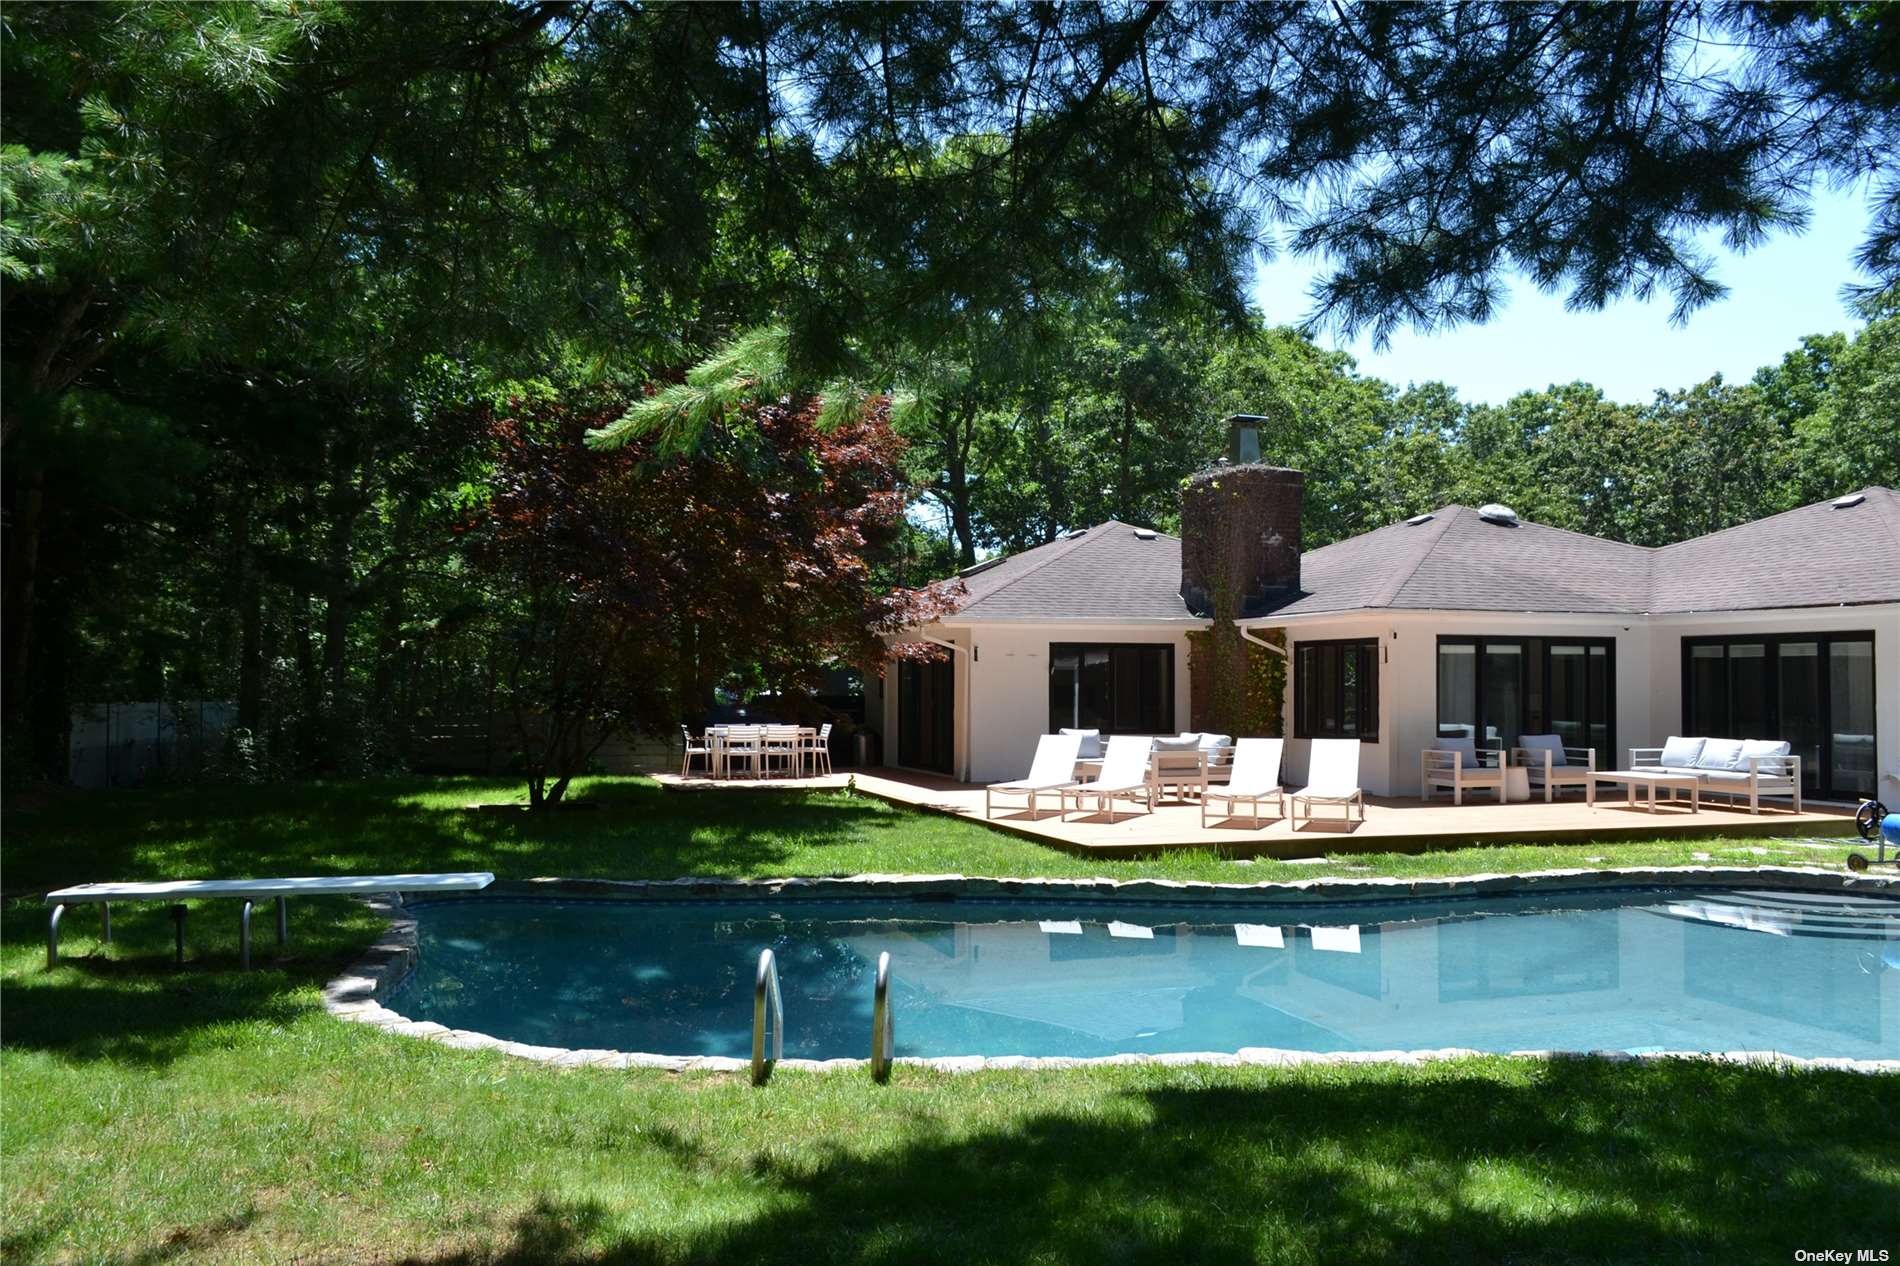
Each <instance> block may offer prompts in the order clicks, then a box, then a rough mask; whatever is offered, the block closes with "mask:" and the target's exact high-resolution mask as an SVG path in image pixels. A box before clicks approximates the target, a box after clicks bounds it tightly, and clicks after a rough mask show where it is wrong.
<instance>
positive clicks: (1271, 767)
mask: <svg viewBox="0 0 1900 1266" xmlns="http://www.w3.org/2000/svg"><path fill="white" fill-rule="evenodd" d="M1285 748H1286V740H1285V739H1269V738H1244V739H1241V740H1240V742H1239V743H1237V744H1235V746H1234V765H1233V769H1232V771H1231V772H1230V773H1229V775H1228V778H1227V783H1226V785H1225V786H1221V787H1213V786H1210V787H1208V788H1207V789H1206V790H1204V791H1202V792H1201V825H1202V826H1206V825H1207V805H1208V802H1209V801H1210V800H1222V801H1225V802H1226V804H1227V816H1228V817H1230V818H1237V817H1239V816H1240V803H1241V801H1243V800H1244V801H1246V802H1247V805H1248V807H1249V808H1250V809H1252V810H1253V813H1252V814H1251V817H1252V819H1253V825H1254V827H1255V828H1256V829H1258V827H1259V826H1260V802H1261V801H1263V800H1277V801H1279V804H1280V816H1281V817H1283V818H1284V817H1285V816H1286V791H1285V790H1284V789H1283V788H1282V787H1281V786H1280V755H1281V753H1282V752H1283V751H1284V750H1285Z"/></svg>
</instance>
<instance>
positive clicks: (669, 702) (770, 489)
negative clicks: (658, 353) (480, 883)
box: [465, 397, 960, 807]
mask: <svg viewBox="0 0 1900 1266" xmlns="http://www.w3.org/2000/svg"><path fill="white" fill-rule="evenodd" d="M624 409H625V401H621V400H606V399H596V400H562V401H552V402H550V401H535V402H519V401H518V402H515V404H514V407H512V408H511V409H509V410H508V411H506V413H505V415H504V416H489V417H485V418H484V419H482V422H483V423H484V425H485V429H486V431H487V433H488V435H489V436H490V437H491V439H492V443H493V447H494V463H495V464H494V473H493V476H492V478H491V481H490V486H489V488H488V495H487V498H486V502H485V504H484V505H483V506H482V508H481V510H480V512H479V513H477V514H475V515H472V516H471V517H470V519H469V521H468V523H467V524H466V526H465V533H466V535H467V537H468V539H469V543H470V547H471V549H470V554H471V557H472V558H473V560H474V561H475V563H476V564H477V572H478V574H479V575H480V576H481V577H482V578H483V583H484V588H485V591H486V595H487V601H488V607H489V609H488V612H487V618H488V619H489V621H490V622H491V625H492V636H495V637H496V638H498V639H500V641H501V644H502V647H503V654H502V655H501V656H499V659H500V663H501V668H500V670H499V672H498V684H499V686H500V689H501V691H502V693H503V694H504V695H505V696H506V697H507V700H508V705H509V707H510V708H511V710H512V711H513V714H514V718H515V726H516V733H517V739H518V742H519V743H520V749H521V756H522V761H523V764H524V767H525V772H526V774H527V779H528V794H529V803H530V804H531V805H533V806H535V807H540V806H542V805H547V804H554V803H558V802H559V801H560V800H561V798H562V796H563V795H564V794H565V793H566V791H567V787H568V785H569V783H570V782H571V780H572V779H573V777H574V775H575V774H577V773H580V772H581V771H583V770H584V769H585V768H586V767H587V763H588V761H589V759H590V758H591V757H592V755H593V754H594V753H595V752H596V751H598V750H599V748H600V745H601V744H602V743H604V742H605V741H606V740H607V739H608V738H609V737H611V736H612V735H613V734H615V733H616V732H619V731H622V730H628V729H633V730H641V731H645V732H648V733H654V734H659V733H664V732H666V731H668V730H669V729H670V728H671V727H672V726H673V725H675V724H677V723H678V721H679V720H680V719H681V718H682V717H683V716H686V715H687V714H689V713H692V712H696V711H698V710H699V709H700V708H701V707H703V706H704V705H705V704H706V703H708V702H710V700H711V698H712V692H713V689H714V687H715V686H717V685H718V684H720V683H721V682H727V681H732V680H735V679H737V680H739V681H741V682H742V683H744V684H745V685H748V686H750V687H752V688H755V689H765V690H771V691H774V692H776V693H781V694H789V695H798V694H808V693H811V692H813V691H814V690H815V689H816V687H817V686H818V685H819V683H820V680H821V676H820V675H821V673H822V670H823V668H824V667H825V665H826V664H828V663H836V662H847V663H855V664H859V665H862V666H865V667H866V668H867V669H868V668H870V667H871V666H873V665H875V664H876V663H878V662H879V661H880V660H881V659H882V658H883V656H884V654H885V648H884V644H883V642H882V641H881V640H880V635H883V634H887V633H892V632H895V631H896V630H898V629H901V628H903V627H905V626H907V625H910V624H913V623H919V622H925V621H929V620H932V619H935V618H937V617H939V616H941V615H943V614H945V613H947V612H948V611H949V610H950V609H951V608H952V607H953V606H954V604H955V600H956V597H957V596H958V593H959V592H960V586H958V585H956V584H954V583H952V584H950V585H941V584H940V585H932V586H927V587H925V588H923V589H890V588H887V587H884V586H880V585H879V584H877V583H876V582H875V580H874V576H873V562H874V560H875V559H876V558H877V556H878V554H879V553H880V551H883V550H885V549H887V548H889V547H890V546H891V545H892V544H893V543H894V542H895V540H896V538H897V535H898V532H899V530H900V527H901V524H902V519H903V514H904V508H905V495H904V492H903V490H902V488H901V486H900V483H899V468H900V462H899V459H900V457H901V455H902V451H903V440H902V439H900V438H899V437H898V435H897V434H896V432H895V431H893V430H892V428H891V425H890V404H889V401H888V400H885V399H882V398H874V399H872V400H869V401H867V402H866V403H865V404H864V406H863V407H862V408H860V409H858V410H856V411H854V414H855V415H854V416H852V417H850V418H849V419H847V420H845V421H843V422H841V423H837V424H834V425H831V426H827V427H821V426H820V425H818V415H819V402H818V401H817V400H816V399H815V398H809V397H804V398H792V399H788V400H784V401H779V402H776V403H769V404H759V405H753V406H749V407H747V408H746V409H744V410H742V411H739V413H738V414H736V415H735V416H733V417H731V418H728V419H726V420H725V421H722V422H720V423H717V424H715V425H714V426H713V427H712V428H711V429H710V430H709V433H708V434H707V435H706V436H705V437H704V440H703V442H702V444H701V445H700V447H699V449H698V450H697V451H696V452H695V453H694V454H692V455H690V456H670V457H667V456H661V455H660V454H659V452H658V450H657V449H656V448H655V447H654V446H653V445H651V444H650V443H648V442H646V441H641V440H635V441H634V442H632V443H629V444H627V445H625V446H624V447H621V448H618V449H614V450H611V451H600V450H596V449H590V448H588V447H587V446H586V444H585V443H584V442H583V436H584V435H585V433H586V432H587V431H588V430H589V429H590V428H597V427H600V426H602V425H604V424H606V423H607V422H609V421H611V420H612V419H613V418H615V417H617V416H619V415H620V414H621V413H622V412H623V411H624Z"/></svg>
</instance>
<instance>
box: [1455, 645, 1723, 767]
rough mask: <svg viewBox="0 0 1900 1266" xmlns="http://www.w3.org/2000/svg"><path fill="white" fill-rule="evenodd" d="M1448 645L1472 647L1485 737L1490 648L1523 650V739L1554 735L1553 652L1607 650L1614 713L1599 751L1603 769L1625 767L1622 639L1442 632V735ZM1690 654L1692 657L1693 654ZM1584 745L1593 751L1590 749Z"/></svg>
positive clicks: (1606, 692)
mask: <svg viewBox="0 0 1900 1266" xmlns="http://www.w3.org/2000/svg"><path fill="white" fill-rule="evenodd" d="M1447 645H1451V646H1469V647H1471V648H1472V653H1473V654H1474V655H1475V656H1476V661H1475V663H1474V664H1473V666H1472V679H1471V688H1472V691H1473V692H1474V694H1475V696H1476V697H1475V698H1474V699H1472V701H1471V704H1472V707H1471V714H1472V716H1473V717H1474V718H1475V720H1474V721H1473V726H1474V728H1475V729H1476V730H1477V732H1478V733H1479V734H1483V733H1484V731H1485V730H1486V729H1487V728H1489V723H1490V721H1491V718H1490V716H1489V715H1488V714H1487V713H1486V712H1485V707H1484V661H1485V655H1484V653H1485V648H1486V647H1487V646H1493V645H1497V646H1502V645H1511V646H1515V647H1517V649H1518V654H1519V656H1520V660H1519V672H1520V680H1519V682H1518V705H1517V712H1518V715H1517V725H1518V731H1517V732H1518V734H1519V735H1525V734H1549V733H1551V729H1550V726H1551V725H1552V722H1551V719H1550V710H1551V702H1550V700H1551V671H1550V670H1551V662H1550V661H1551V655H1550V648H1551V647H1553V646H1581V647H1583V648H1584V649H1585V652H1586V654H1587V653H1588V651H1589V649H1590V648H1591V647H1601V648H1602V650H1603V703H1604V706H1605V707H1606V708H1607V709H1608V712H1607V713H1606V714H1605V716H1604V718H1603V735H1604V749H1605V750H1600V751H1598V752H1597V768H1598V769H1615V768H1617V767H1618V765H1620V764H1621V763H1622V762H1621V761H1619V760H1618V759H1617V755H1618V752H1617V746H1616V639H1615V638H1614V637H1570V636H1567V635H1564V634H1557V633H1533V634H1506V635H1501V636H1497V637H1491V636H1488V635H1486V634H1482V633H1440V634H1439V635H1438V641H1437V642H1436V644H1435V645H1434V646H1433V647H1432V681H1433V686H1432V733H1433V734H1437V733H1438V725H1439V720H1438V719H1439V717H1441V716H1443V715H1444V712H1445V701H1444V700H1443V699H1441V698H1439V696H1438V685H1437V682H1438V656H1439V655H1440V654H1442V653H1443V649H1444V647H1446V646H1447ZM1684 653H1685V655H1686V654H1687V652H1684ZM1583 746H1588V744H1584V745H1583Z"/></svg>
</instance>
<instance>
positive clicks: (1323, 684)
mask: <svg viewBox="0 0 1900 1266" xmlns="http://www.w3.org/2000/svg"><path fill="white" fill-rule="evenodd" d="M1293 653H1294V656H1295V657H1296V659H1295V667H1294V680H1293V735H1294V737H1295V738H1356V739H1364V740H1365V741H1366V742H1368V743H1376V742H1378V741H1379V639H1377V638H1374V637H1368V638H1361V639H1358V640H1355V641H1351V642H1301V643H1299V644H1298V645H1297V646H1296V647H1295V648H1294V652H1293Z"/></svg>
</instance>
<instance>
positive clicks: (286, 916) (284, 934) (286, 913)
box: [277, 897, 290, 945]
mask: <svg viewBox="0 0 1900 1266" xmlns="http://www.w3.org/2000/svg"><path fill="white" fill-rule="evenodd" d="M277 943H278V944H279V945H288V944H290V899H289V898H288V897H279V898H277Z"/></svg>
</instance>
